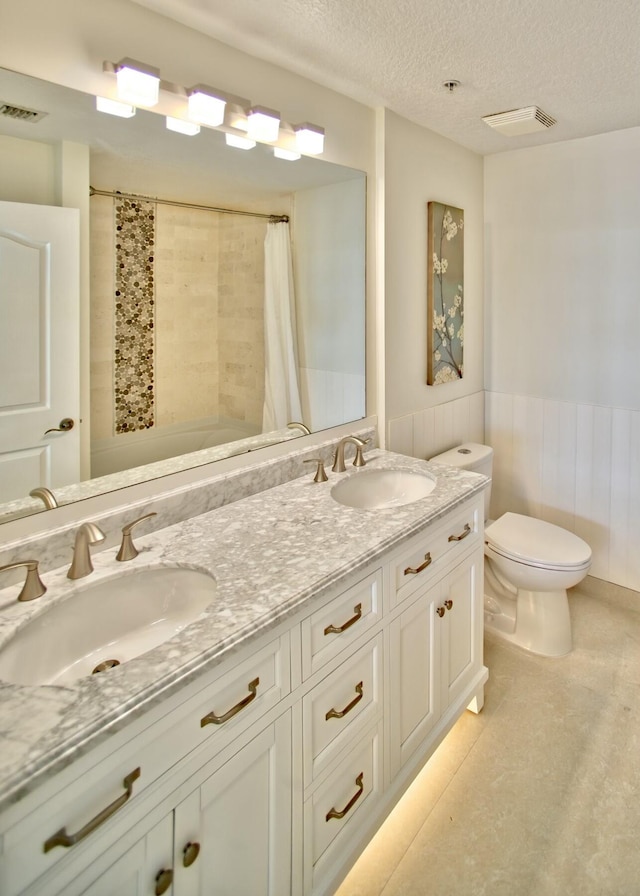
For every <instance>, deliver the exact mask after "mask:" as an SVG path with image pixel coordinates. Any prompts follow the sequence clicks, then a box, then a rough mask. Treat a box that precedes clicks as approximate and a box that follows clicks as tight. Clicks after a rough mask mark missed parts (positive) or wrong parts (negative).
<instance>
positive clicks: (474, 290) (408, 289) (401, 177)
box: [384, 112, 484, 457]
mask: <svg viewBox="0 0 640 896" xmlns="http://www.w3.org/2000/svg"><path fill="white" fill-rule="evenodd" d="M384 177H385V280H386V285H385V301H386V315H385V334H386V339H385V351H386V363H385V387H386V415H387V420H388V430H389V447H390V448H391V449H392V450H398V451H402V452H403V453H408V454H415V455H416V456H422V457H424V456H429V455H431V454H435V453H437V452H438V451H442V450H444V449H446V448H449V447H452V445H453V444H454V442H455V441H457V440H458V439H462V440H463V441H466V440H468V439H473V440H474V441H482V439H483V436H484V428H483V424H482V409H483V403H482V402H483V398H482V388H483V273H482V270H483V260H482V253H483V237H482V234H483V224H482V218H483V163H482V157H481V156H478V155H476V154H475V153H473V152H471V151H470V150H468V149H465V148H464V147H462V146H458V145H457V144H455V143H452V142H451V141H450V140H447V139H445V138H444V137H441V136H439V135H438V134H435V133H433V132H432V131H428V130H426V129H425V128H423V127H420V126H419V125H416V124H413V123H412V122H409V121H407V120H405V119H403V118H400V117H399V116H397V115H395V114H393V113H391V112H386V113H385V169H384ZM430 200H436V201H439V202H446V203H450V204H451V205H454V206H456V207H458V208H462V209H464V220H465V225H464V241H465V243H464V252H465V261H464V281H465V282H464V287H465V300H464V308H465V346H464V364H465V372H464V377H463V379H461V380H458V381H456V382H453V383H445V384H442V385H438V386H427V385H426V375H427V202H429V201H430ZM449 403H451V408H450V409H448V410H446V409H443V410H442V411H441V412H438V414H435V408H437V407H438V406H442V405H447V404H449ZM454 407H455V410H454ZM454 417H455V419H456V421H457V423H456V425H455V426H454V425H453V423H452V422H451V424H450V423H449V422H448V421H449V420H451V421H453V419H454Z"/></svg>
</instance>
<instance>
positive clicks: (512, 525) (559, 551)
mask: <svg viewBox="0 0 640 896" xmlns="http://www.w3.org/2000/svg"><path fill="white" fill-rule="evenodd" d="M484 535H485V542H486V543H487V545H489V547H490V548H492V549H493V550H494V551H496V552H497V553H498V554H502V556H503V557H507V558H509V559H511V560H517V561H519V562H520V563H526V564H528V565H529V566H539V567H544V568H547V569H574V568H578V567H581V566H584V565H585V564H587V563H590V562H591V548H590V547H589V545H588V544H587V543H586V541H583V540H582V539H581V538H579V537H578V536H577V535H574V534H573V532H567V530H566V529H562V528H561V527H560V526H554V525H553V524H552V523H546V522H544V520H537V519H534V518H533V517H530V516H523V515H522V514H520V513H505V514H504V515H503V516H501V517H500V519H498V520H496V521H495V523H491V524H490V525H489V526H487V528H486V529H485V533H484Z"/></svg>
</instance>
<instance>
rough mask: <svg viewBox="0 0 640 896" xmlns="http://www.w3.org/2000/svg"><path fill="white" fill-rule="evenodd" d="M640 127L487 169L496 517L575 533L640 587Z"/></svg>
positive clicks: (613, 574) (496, 161) (607, 574)
mask: <svg viewBox="0 0 640 896" xmlns="http://www.w3.org/2000/svg"><path fill="white" fill-rule="evenodd" d="M638 158H640V128H632V129H629V130H625V131H619V132H616V133H612V134H604V135H600V136H597V137H589V138H585V139H581V140H575V141H571V142H567V143H558V144H552V145H548V146H544V147H537V148H535V149H526V150H520V151H515V152H509V153H503V154H500V155H494V156H489V157H488V158H487V159H486V160H485V202H486V205H485V208H486V212H485V217H486V233H485V242H486V249H487V251H486V259H487V262H486V289H485V301H486V310H487V317H486V389H487V402H486V405H487V413H486V427H487V440H488V441H489V443H490V444H491V445H493V447H494V448H495V451H496V457H495V469H494V500H493V506H492V513H493V514H494V515H497V514H499V513H501V512H503V511H504V510H505V509H511V510H515V511H521V512H525V513H527V512H528V513H532V514H534V515H537V516H540V517H542V518H543V519H548V520H549V521H550V522H555V523H558V524H560V525H563V526H565V527H567V528H569V529H572V530H573V531H575V532H577V533H578V534H579V535H581V536H582V537H583V538H585V539H586V540H587V541H588V542H589V544H590V545H591V547H592V549H593V551H594V565H593V569H592V573H593V575H596V576H598V577H600V578H604V579H608V580H610V581H613V582H616V583H617V584H621V585H625V586H627V587H631V588H635V589H640V557H639V554H638V551H637V547H636V540H637V534H636V533H637V532H638V531H639V529H638V523H640V472H639V471H640V364H639V363H638V345H639V342H640V295H639V293H640V251H639V250H638V245H639V243H640V166H639V165H638Z"/></svg>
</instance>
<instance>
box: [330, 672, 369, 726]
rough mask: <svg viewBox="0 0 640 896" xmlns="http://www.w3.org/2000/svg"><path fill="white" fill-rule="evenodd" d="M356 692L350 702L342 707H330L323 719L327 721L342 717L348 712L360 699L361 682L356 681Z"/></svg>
mask: <svg viewBox="0 0 640 896" xmlns="http://www.w3.org/2000/svg"><path fill="white" fill-rule="evenodd" d="M356 694H357V695H358V696H357V697H354V698H353V700H352V701H351V703H349V704H348V705H347V706H345V708H344V709H340V710H338V709H330V710H329V712H328V713H327V714H326V716H325V719H326V720H327V721H329V719H343V718H344V717H345V716H346V714H347V713H348V712H351V710H352V709H353V707H354V706H357V705H358V703H360V701H361V700H362V682H361V681H360V682H358V684H357V685H356Z"/></svg>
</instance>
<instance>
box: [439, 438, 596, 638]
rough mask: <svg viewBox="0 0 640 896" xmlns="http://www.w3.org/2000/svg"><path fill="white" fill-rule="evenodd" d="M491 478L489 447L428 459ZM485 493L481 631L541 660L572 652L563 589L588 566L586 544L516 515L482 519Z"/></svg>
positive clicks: (468, 448)
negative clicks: (545, 657) (541, 657)
mask: <svg viewBox="0 0 640 896" xmlns="http://www.w3.org/2000/svg"><path fill="white" fill-rule="evenodd" d="M430 459H431V460H432V461H434V462H436V463H443V464H449V465H451V466H455V467H461V468H462V469H464V470H471V471H473V472H474V473H483V474H484V475H485V476H488V477H489V478H491V473H492V467H493V449H492V448H490V447H489V446H487V445H477V444H475V443H474V442H468V443H466V444H464V445H460V446H458V447H457V448H452V449H451V450H450V451H445V452H444V454H438V455H437V456H436V457H432V458H430ZM490 500H491V488H489V489H487V490H486V491H485V524H486V527H485V534H484V540H485V548H484V554H485V565H484V570H485V576H484V624H485V629H486V630H487V631H490V632H493V633H494V634H496V635H497V636H499V637H500V638H503V639H504V640H506V641H510V642H511V643H512V644H517V645H518V646H519V647H523V648H524V649H525V650H529V651H531V652H532V653H537V654H540V655H542V656H564V655H565V654H567V653H569V652H570V651H571V648H572V641H571V620H570V618H569V602H568V600H567V588H570V587H571V586H572V585H577V584H578V582H580V581H582V579H583V578H584V577H585V576H586V575H587V573H588V572H589V569H590V567H591V548H590V547H589V545H588V544H587V543H586V542H585V541H583V540H582V539H581V538H578V536H577V535H574V534H573V533H572V532H567V530H566V529H562V528H560V526H554V525H552V524H551V523H546V522H544V521H543V520H537V519H534V518H533V517H530V516H523V515H522V514H520V513H505V514H503V515H502V516H501V517H500V518H499V519H498V520H496V521H495V522H492V521H491V520H489V519H488V516H489V504H490Z"/></svg>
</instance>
